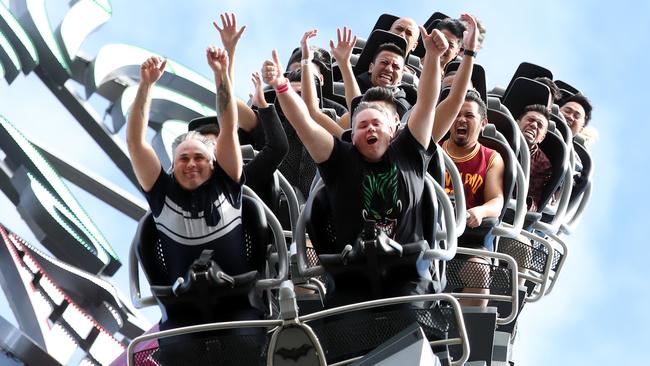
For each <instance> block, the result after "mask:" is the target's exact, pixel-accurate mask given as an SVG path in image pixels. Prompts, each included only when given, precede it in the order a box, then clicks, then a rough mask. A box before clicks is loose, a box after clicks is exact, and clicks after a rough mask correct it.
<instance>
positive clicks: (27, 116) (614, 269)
mask: <svg viewBox="0 0 650 366" xmlns="http://www.w3.org/2000/svg"><path fill="white" fill-rule="evenodd" d="M49 3H53V4H51V5H48V7H49V8H50V10H51V11H50V17H51V21H52V23H53V24H57V23H58V20H60V18H61V16H62V15H63V14H64V13H65V11H66V9H64V8H62V7H61V6H62V5H57V4H54V3H55V2H53V1H50V2H49ZM56 3H58V2H56ZM111 4H112V7H113V18H112V19H111V20H110V21H109V22H108V23H106V24H105V25H104V26H103V27H102V28H100V29H99V30H97V31H96V32H95V33H94V34H92V35H91V36H90V37H88V39H87V40H86V41H85V42H84V43H83V44H82V50H83V51H84V52H85V53H86V54H88V55H90V56H91V57H94V55H95V54H96V52H97V51H98V50H99V48H100V47H101V46H103V45H106V44H108V43H127V44H131V45H135V46H139V47H142V48H146V49H149V50H152V51H154V52H156V53H160V54H163V55H166V56H167V57H169V58H171V59H173V60H175V61H177V62H180V63H182V64H184V65H186V66H188V67H189V68H191V69H193V70H195V71H197V72H199V73H201V74H203V75H206V76H209V75H210V72H209V68H208V66H207V65H206V64H205V56H204V52H205V47H206V46H208V45H210V44H217V45H218V44H219V36H218V33H217V32H216V31H215V30H214V29H213V27H212V24H211V23H212V21H213V20H216V19H218V15H219V13H221V12H224V11H234V12H236V14H237V16H238V21H239V23H240V24H242V25H243V24H245V25H247V30H246V32H245V33H244V36H243V38H242V41H241V42H240V46H239V47H238V50H237V51H238V55H237V65H236V77H235V85H236V91H237V94H238V95H239V96H240V97H246V96H247V93H248V91H249V90H250V77H249V75H250V73H251V72H252V71H255V70H258V69H259V66H260V65H261V63H262V61H263V60H264V59H265V58H268V57H270V53H271V49H273V48H277V49H278V50H279V52H280V58H281V60H282V61H286V59H287V57H288V55H289V52H290V51H291V50H292V49H293V48H294V47H296V46H297V44H298V42H299V40H300V37H301V36H302V33H303V32H304V31H305V30H307V29H311V28H318V29H319V36H318V38H317V39H316V40H315V42H314V43H315V44H318V45H322V46H325V45H327V42H328V40H329V39H330V38H334V37H335V35H336V27H337V26H344V25H346V26H348V27H351V28H352V30H353V32H355V33H356V34H357V35H359V36H361V37H367V36H368V34H369V32H370V29H371V27H372V25H373V24H374V23H375V21H376V19H377V17H378V16H379V15H380V14H382V13H391V14H396V15H403V16H410V17H413V18H415V19H416V20H417V21H418V22H420V23H422V22H424V21H425V20H426V19H427V18H428V17H429V15H430V14H432V13H433V12H434V11H441V12H443V13H446V14H448V15H452V16H458V15H459V14H460V13H461V12H465V11H467V12H470V13H472V14H474V15H476V16H478V17H479V18H480V19H481V21H482V22H483V23H484V24H485V25H486V27H487V29H488V33H487V37H486V42H485V45H484V48H483V50H482V51H481V52H480V54H479V56H478V58H477V62H478V63H480V64H481V65H483V67H484V68H485V69H486V72H487V75H488V88H491V87H492V86H495V85H500V86H505V85H506V84H507V82H508V81H509V79H510V77H511V75H512V73H513V72H514V70H515V69H516V67H517V66H518V64H519V63H520V62H522V61H528V62H532V63H536V64H539V65H542V66H545V67H547V68H549V69H550V70H552V71H553V73H554V75H555V77H556V78H558V79H562V80H565V81H568V82H569V83H571V84H572V85H574V86H576V87H578V88H579V89H581V90H582V91H583V92H584V93H585V94H586V95H587V96H589V97H590V98H591V100H592V101H593V103H594V105H595V110H594V116H593V120H592V123H593V125H594V126H596V127H597V128H598V130H599V132H600V140H599V141H598V142H597V143H596V145H595V146H594V147H593V149H592V154H593V157H594V160H595V165H596V167H595V169H596V172H595V185H594V191H593V196H592V201H591V203H590V206H589V208H588V213H587V214H586V215H585V217H584V218H583V221H582V223H581V224H580V226H579V228H578V230H576V232H575V233H574V234H573V235H572V236H571V237H569V238H567V239H566V241H567V243H568V245H569V250H570V254H569V257H568V260H567V263H566V264H565V267H564V272H563V273H562V275H561V277H560V280H559V282H558V284H557V286H556V287H555V290H554V292H553V293H552V294H551V295H550V296H548V297H546V298H544V299H542V300H541V301H540V302H538V303H535V304H530V305H529V306H527V307H526V309H525V310H524V312H523V313H522V315H521V316H520V324H519V338H518V340H517V344H516V349H515V352H516V360H517V361H518V362H519V364H521V365H548V364H566V365H577V364H595V363H597V362H602V361H603V360H617V361H618V362H617V363H618V364H624V365H625V364H641V363H642V355H643V352H641V351H640V350H642V349H643V348H644V346H646V345H647V344H650V337H649V336H648V332H647V329H648V328H649V327H650V317H648V316H647V315H645V314H644V310H645V309H646V308H647V305H646V304H647V302H648V300H650V296H649V295H648V294H649V290H650V288H649V286H648V284H647V282H646V281H644V280H643V278H642V276H643V275H644V273H645V272H644V271H642V269H644V268H647V264H646V262H647V259H646V256H645V255H639V254H640V253H643V251H644V249H645V248H644V246H643V243H647V242H648V240H647V239H645V236H644V235H642V228H643V227H644V226H645V225H646V220H647V219H646V217H647V215H646V210H645V206H647V204H648V203H649V202H648V201H649V200H648V199H647V198H646V197H647V189H646V187H645V183H646V182H647V181H648V179H649V178H650V176H649V174H648V172H647V171H648V167H649V164H648V163H647V162H646V161H645V159H644V153H645V148H644V147H645V145H646V144H645V141H646V140H647V136H648V135H649V132H650V131H649V130H650V127H649V126H648V123H646V120H647V112H646V111H645V110H640V111H636V110H634V108H637V107H638V108H642V107H643V106H644V105H647V95H648V93H647V85H648V83H649V82H650V77H649V76H648V72H647V70H646V68H645V61H646V58H647V55H648V51H647V50H648V46H650V42H648V40H647V38H646V37H647V36H646V35H647V34H650V27H649V26H648V21H647V19H646V17H647V14H650V4H649V3H641V2H636V1H635V2H632V1H629V0H623V1H617V2H602V1H586V0H580V1H571V2H568V1H560V0H546V1H528V2H523V1H514V0H511V1H506V0H493V1H489V2H488V1H410V2H395V1H392V2H384V1H373V2H368V3H361V2H359V3H353V2H350V1H345V2H344V1H309V2H303V1H297V0H294V1H276V2H260V1H239V2H233V1H218V2H217V1H212V2H208V1H200V0H186V1H184V2H182V5H181V3H180V2H178V1H172V0H160V1H150V0H146V1H137V2H135V1H126V0H116V1H112V2H111ZM642 62H644V64H642ZM93 105H94V106H95V107H96V108H97V109H98V111H99V112H100V115H102V114H103V111H102V109H103V108H105V107H106V106H107V103H106V102H103V101H102V100H101V99H100V98H96V99H95V100H93ZM35 106H38V108H35ZM0 114H2V115H3V116H4V117H6V118H7V119H8V120H9V121H11V122H12V123H13V124H14V125H16V126H17V127H18V128H19V129H21V130H22V131H23V133H25V134H26V135H27V136H28V137H30V138H31V139H33V140H34V141H35V142H37V143H38V144H40V145H43V146H44V147H46V148H48V149H50V150H51V151H55V152H57V153H59V154H60V155H61V156H62V157H65V158H66V159H69V160H71V161H75V162H76V163H78V164H80V165H82V166H84V167H86V168H88V169H89V170H91V171H93V172H94V173H96V174H98V175H100V176H102V177H104V178H105V179H106V180H108V181H111V182H113V183H114V184H116V185H119V186H120V187H121V188H123V189H126V190H128V191H129V192H131V193H133V194H138V192H137V190H136V189H135V187H133V186H132V185H131V184H130V183H129V182H128V181H127V180H126V179H125V178H124V177H123V176H122V174H121V173H120V172H119V171H118V170H117V169H116V168H115V166H114V165H113V164H112V162H110V160H108V158H106V156H105V155H104V154H103V152H101V150H100V149H99V148H97V147H96V146H94V143H93V141H92V139H91V138H90V137H89V136H88V135H87V134H86V133H85V132H84V131H83V129H82V128H81V127H80V126H79V125H78V124H77V122H75V121H74V119H73V118H72V117H71V116H70V115H69V114H68V112H67V111H66V110H65V108H64V107H62V106H60V105H59V103H58V102H57V101H56V100H55V98H54V97H53V96H52V95H51V94H50V92H49V91H48V90H47V89H46V87H45V86H44V85H43V84H42V83H41V82H40V80H39V79H38V78H37V77H36V76H35V75H29V76H27V77H25V76H19V78H18V79H17V80H16V81H14V82H13V83H12V85H7V83H6V82H4V81H0ZM622 127H624V128H622ZM60 131H66V133H67V134H68V135H66V137H65V138H63V137H62V136H61V135H60V134H59V133H60ZM121 135H122V136H123V133H121ZM53 136H58V137H56V138H53ZM70 141H75V142H76V143H70ZM72 189H73V192H74V193H75V194H76V195H77V197H78V198H79V200H80V201H81V202H83V203H84V204H86V205H87V211H88V213H89V214H90V215H91V217H93V219H94V220H95V222H96V223H97V225H98V226H99V227H100V229H101V230H102V231H103V233H104V235H105V236H106V237H107V238H108V240H109V242H111V244H112V245H113V247H114V248H115V249H116V251H117V252H118V254H119V255H120V257H121V258H122V261H123V263H126V260H127V250H128V245H129V244H130V241H131V236H132V234H133V232H134V231H135V222H133V221H132V220H130V219H128V218H126V217H125V216H124V215H122V214H120V213H118V212H117V211H115V210H113V209H112V208H110V207H108V206H106V205H105V204H103V203H101V202H99V201H98V200H96V199H94V198H93V197H91V196H90V195H88V194H87V193H85V192H83V191H81V190H79V189H76V188H74V187H73V188H72ZM0 207H2V209H1V210H0V222H2V223H3V224H5V225H7V226H8V227H9V228H10V229H12V230H14V231H16V232H18V233H19V234H20V235H22V236H23V237H24V238H25V239H27V240H28V241H30V242H32V243H34V242H35V240H34V239H33V235H32V234H31V233H30V232H29V229H28V228H27V227H26V225H25V224H23V223H22V222H21V219H20V216H19V215H18V213H17V212H16V211H15V210H14V209H13V207H12V206H11V204H10V203H9V201H8V200H7V199H6V198H5V197H4V196H2V195H0ZM644 239H645V240H644ZM125 267H126V265H125V266H124V267H123V268H122V269H121V270H120V271H119V272H118V273H117V275H116V276H115V277H114V280H115V283H116V284H117V286H118V287H119V288H120V289H121V290H122V291H123V292H124V293H125V294H126V293H127V292H128V286H127V283H128V282H127V280H128V279H127V273H126V268H125ZM5 303H6V301H5V299H4V295H0V314H1V315H2V316H4V317H5V318H11V315H10V313H9V310H8V308H7V307H6V305H5ZM646 311H647V310H646ZM146 315H147V317H148V318H149V319H151V320H152V321H154V320H155V317H156V310H150V311H147V312H146Z"/></svg>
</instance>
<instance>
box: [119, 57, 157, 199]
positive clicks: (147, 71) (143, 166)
mask: <svg viewBox="0 0 650 366" xmlns="http://www.w3.org/2000/svg"><path fill="white" fill-rule="evenodd" d="M166 64H167V60H163V59H162V58H160V57H156V56H153V57H149V58H148V59H147V60H146V61H145V62H144V63H143V64H142V65H141V66H140V85H138V92H137V94H136V96H135V101H134V102H133V105H132V106H131V111H130V112H129V122H128V124H127V126H126V144H127V147H128V149H129V155H130V156H131V164H132V165H133V171H134V172H135V176H136V178H137V179H138V183H139V184H140V186H141V187H142V189H144V191H145V192H149V191H150V190H151V188H152V187H153V185H154V183H155V182H156V179H158V175H159V174H160V160H158V156H157V155H156V152H155V151H154V149H153V148H152V147H151V145H150V144H149V143H148V142H147V141H146V139H145V136H146V132H147V125H148V124H149V110H150V108H151V88H152V87H153V86H154V84H155V83H156V81H158V79H160V77H161V76H162V74H163V72H164V71H165V65H166Z"/></svg>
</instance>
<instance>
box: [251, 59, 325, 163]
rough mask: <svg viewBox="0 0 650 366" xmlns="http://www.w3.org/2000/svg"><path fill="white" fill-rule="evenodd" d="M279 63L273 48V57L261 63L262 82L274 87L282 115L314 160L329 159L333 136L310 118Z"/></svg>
mask: <svg viewBox="0 0 650 366" xmlns="http://www.w3.org/2000/svg"><path fill="white" fill-rule="evenodd" d="M281 65H282V64H281V63H280V60H279V59H278V53H277V51H275V50H273V59H272V60H266V61H264V64H263V65H262V77H263V79H264V82H266V83H267V84H269V85H270V86H272V87H273V88H274V89H275V94H276V96H277V98H278V100H279V101H280V106H282V111H283V112H284V115H285V116H286V117H287V120H289V123H291V125H292V126H293V128H294V129H295V130H296V132H297V133H298V137H299V138H300V140H301V141H302V143H303V145H305V148H306V149H307V151H308V152H309V155H311V157H312V159H314V162H316V163H317V164H318V163H322V162H324V161H326V160H327V159H329V157H330V155H331V153H332V149H333V148H334V137H333V136H332V135H331V134H330V133H329V132H327V130H325V129H324V128H323V127H321V126H320V125H319V124H318V123H316V121H314V120H313V119H312V118H311V116H310V115H309V110H307V106H306V105H305V103H304V102H303V101H302V99H300V97H299V96H298V94H296V92H294V91H293V89H292V88H291V86H290V85H289V80H287V78H285V77H284V76H283V75H282V68H281Z"/></svg>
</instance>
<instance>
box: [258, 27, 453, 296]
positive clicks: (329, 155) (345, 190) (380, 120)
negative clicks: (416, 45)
mask: <svg viewBox="0 0 650 366" xmlns="http://www.w3.org/2000/svg"><path fill="white" fill-rule="evenodd" d="M421 32H422V38H423V42H424V46H425V48H426V50H427V55H426V57H427V63H426V66H425V68H424V70H423V71H422V84H421V85H422V87H421V88H420V89H419V90H418V94H419V95H418V99H419V100H421V101H422V103H418V104H417V105H416V106H415V107H413V108H414V109H413V112H412V116H411V122H410V123H409V124H408V126H407V128H406V129H405V130H404V131H403V132H402V133H400V134H399V135H398V137H396V138H395V139H394V140H393V136H394V133H395V128H394V127H393V126H394V124H393V123H391V118H392V115H391V112H389V111H388V110H387V109H386V108H384V107H382V106H380V105H377V104H371V103H361V104H360V105H359V107H358V108H357V110H356V111H355V114H354V116H353V118H352V121H353V134H352V143H347V142H344V141H341V140H340V139H338V138H335V137H333V136H332V134H331V133H329V132H328V131H327V130H325V129H324V128H323V127H321V126H320V125H319V124H318V123H317V122H315V121H314V120H313V119H312V118H311V117H310V115H309V111H308V110H307V107H306V106H305V104H304V102H303V101H302V100H301V99H300V97H299V96H298V95H297V94H296V93H295V92H294V91H293V90H292V89H291V88H290V87H289V85H288V81H287V80H286V78H285V77H284V76H282V69H281V64H280V61H279V59H278V56H277V53H276V52H275V51H273V60H267V61H265V62H264V64H263V66H262V77H263V78H264V81H265V82H267V83H268V84H269V85H270V86H272V87H273V88H275V90H276V94H277V97H278V99H279V101H280V104H281V106H282V110H283V111H284V112H285V115H286V116H287V119H288V120H289V122H290V123H291V124H292V125H293V126H294V128H295V130H296V131H297V133H298V136H299V138H300V139H301V140H302V141H303V143H304V145H305V147H306V149H307V151H308V152H309V154H310V155H311V156H312V158H313V159H314V161H315V162H316V163H317V164H318V165H319V167H318V168H319V170H320V173H321V176H322V178H323V181H324V182H325V187H326V189H327V194H328V199H329V201H330V205H331V207H332V212H334V213H335V215H334V218H333V219H334V228H335V231H336V238H337V243H336V245H335V246H334V247H331V248H329V247H327V248H325V247H319V248H316V250H317V252H319V253H339V252H340V251H341V250H342V249H343V248H344V246H345V245H346V244H352V243H354V241H355V240H356V239H357V237H358V236H359V235H360V234H361V232H362V230H363V228H364V225H365V223H366V222H368V221H374V222H375V223H376V224H375V225H376V226H375V227H376V228H379V229H380V230H382V231H383V232H385V233H386V234H387V235H388V236H389V237H391V238H393V239H395V240H396V241H397V242H398V243H408V242H413V241H417V240H420V239H423V223H422V216H421V214H420V210H421V198H422V195H423V191H424V179H425V176H426V167H427V164H428V162H429V160H430V158H431V155H432V154H433V151H434V149H435V144H433V143H432V142H431V131H432V128H433V124H434V113H435V101H436V99H437V96H438V93H439V86H440V70H439V68H440V64H439V61H440V60H439V58H440V55H441V54H442V53H444V52H445V51H446V50H447V46H448V44H447V41H446V39H445V38H444V36H443V35H442V34H441V33H440V32H439V31H434V32H432V33H431V34H429V33H427V32H426V30H424V29H421ZM315 244H316V243H315ZM411 283H412V284H413V285H414V286H415V288H412V289H408V290H406V292H407V293H418V292H419V293H422V292H428V291H430V284H431V280H430V279H429V280H427V279H425V278H423V276H421V275H420V274H419V273H418V274H416V271H415V268H414V278H413V281H412V282H411Z"/></svg>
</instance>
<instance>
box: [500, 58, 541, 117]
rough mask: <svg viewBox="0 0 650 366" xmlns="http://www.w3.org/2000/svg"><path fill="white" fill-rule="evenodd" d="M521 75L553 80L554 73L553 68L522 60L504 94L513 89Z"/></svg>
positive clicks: (529, 77)
mask: <svg viewBox="0 0 650 366" xmlns="http://www.w3.org/2000/svg"><path fill="white" fill-rule="evenodd" d="M520 77H525V78H528V79H535V78H539V77H547V78H549V79H551V80H553V73H552V72H551V70H549V69H547V68H545V67H542V66H539V65H535V64H533V63H530V62H522V63H521V64H519V66H518V67H517V70H516V71H515V73H514V75H512V79H510V82H509V83H508V86H507V87H506V90H505V93H504V95H508V93H509V92H510V91H511V89H513V87H514V83H515V81H516V80H517V79H518V78H520ZM515 117H516V116H515Z"/></svg>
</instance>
